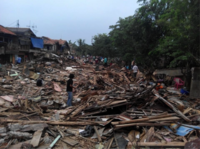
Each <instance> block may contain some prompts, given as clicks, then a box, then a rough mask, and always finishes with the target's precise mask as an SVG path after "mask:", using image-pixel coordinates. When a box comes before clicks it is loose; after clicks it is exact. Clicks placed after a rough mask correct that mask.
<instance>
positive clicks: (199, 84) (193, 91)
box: [190, 67, 200, 98]
mask: <svg viewBox="0 0 200 149" xmlns="http://www.w3.org/2000/svg"><path fill="white" fill-rule="evenodd" d="M199 91H200V68H197V67H195V68H192V80H191V86H190V97H191V98H200V92H199Z"/></svg>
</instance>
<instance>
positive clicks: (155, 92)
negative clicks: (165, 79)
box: [152, 89, 190, 122]
mask: <svg viewBox="0 0 200 149" xmlns="http://www.w3.org/2000/svg"><path fill="white" fill-rule="evenodd" d="M152 92H153V93H154V95H155V96H157V97H158V98H159V99H160V100H162V101H163V102H164V103H165V104H166V105H167V106H168V107H170V108H171V109H172V110H173V111H174V112H176V113H177V114H178V115H179V116H180V117H182V118H183V119H184V120H185V121H187V122H190V119H189V118H187V117H186V116H185V115H184V114H183V113H182V112H181V111H179V110H177V109H176V108H175V107H174V106H173V105H172V104H171V103H169V102H168V101H167V100H165V99H164V98H163V97H161V96H160V95H159V94H158V93H157V91H156V90H155V89H153V91H152Z"/></svg>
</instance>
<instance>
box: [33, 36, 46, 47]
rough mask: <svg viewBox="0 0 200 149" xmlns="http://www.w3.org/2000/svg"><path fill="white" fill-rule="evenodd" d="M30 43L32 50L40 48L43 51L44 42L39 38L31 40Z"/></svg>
mask: <svg viewBox="0 0 200 149" xmlns="http://www.w3.org/2000/svg"><path fill="white" fill-rule="evenodd" d="M31 42H32V45H33V47H34V48H40V49H43V46H44V42H43V39H40V38H31Z"/></svg>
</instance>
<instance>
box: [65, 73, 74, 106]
mask: <svg viewBox="0 0 200 149" xmlns="http://www.w3.org/2000/svg"><path fill="white" fill-rule="evenodd" d="M73 78H74V74H70V75H69V80H68V81H67V93H68V100H67V106H69V107H70V106H72V99H73V94H72V90H73V88H75V87H74V86H73V80H72V79H73Z"/></svg>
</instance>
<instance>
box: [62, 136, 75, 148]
mask: <svg viewBox="0 0 200 149" xmlns="http://www.w3.org/2000/svg"><path fill="white" fill-rule="evenodd" d="M62 141H64V142H66V143H67V144H69V145H71V146H75V145H76V144H78V143H79V142H78V141H76V140H74V139H71V138H69V137H65V138H63V139H62Z"/></svg>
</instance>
